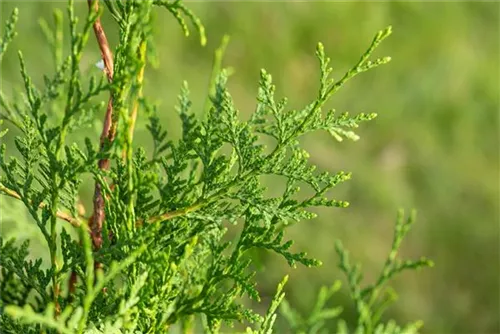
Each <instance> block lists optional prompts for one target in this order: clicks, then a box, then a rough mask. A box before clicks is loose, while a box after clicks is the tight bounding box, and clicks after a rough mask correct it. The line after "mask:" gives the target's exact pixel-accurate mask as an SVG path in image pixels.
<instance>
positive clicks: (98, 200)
mask: <svg viewBox="0 0 500 334" xmlns="http://www.w3.org/2000/svg"><path fill="white" fill-rule="evenodd" d="M87 2H88V6H89V10H95V11H96V12H97V11H99V2H98V0H87ZM93 28H94V33H95V36H96V39H97V44H98V45H99V49H100V50H101V57H102V60H103V61H104V72H105V73H106V76H107V78H108V81H109V82H110V83H111V82H112V81H113V55H112V53H111V49H110V47H109V43H108V39H107V38H106V34H105V33H104V30H103V28H102V25H101V20H100V18H97V19H96V21H95V22H94V26H93ZM113 123H114V120H113V97H112V94H111V93H110V96H109V101H108V107H107V109H106V116H105V118H104V125H103V128H102V133H101V140H100V149H101V151H102V150H104V147H105V144H106V143H111V142H113V140H114V139H115V135H116V124H113ZM98 166H99V168H100V169H102V170H107V169H109V166H110V161H109V159H108V158H103V159H101V160H99V163H98ZM103 224H104V196H103V193H102V187H101V185H100V184H99V183H98V182H96V185H95V190H94V210H93V215H92V218H91V219H90V221H89V225H90V231H91V232H90V233H91V237H92V243H93V246H94V250H97V249H99V248H101V246H102V226H103Z"/></svg>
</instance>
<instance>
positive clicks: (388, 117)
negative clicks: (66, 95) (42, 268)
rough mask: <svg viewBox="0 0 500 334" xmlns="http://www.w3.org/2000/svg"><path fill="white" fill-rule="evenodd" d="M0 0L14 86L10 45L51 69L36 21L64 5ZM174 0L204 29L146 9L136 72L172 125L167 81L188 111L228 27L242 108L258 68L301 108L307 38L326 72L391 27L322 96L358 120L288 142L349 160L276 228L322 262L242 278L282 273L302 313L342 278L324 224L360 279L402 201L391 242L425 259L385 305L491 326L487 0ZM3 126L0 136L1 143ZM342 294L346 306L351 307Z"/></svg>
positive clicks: (494, 180)
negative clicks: (354, 130)
mask: <svg viewBox="0 0 500 334" xmlns="http://www.w3.org/2000/svg"><path fill="white" fill-rule="evenodd" d="M14 6H17V7H19V10H20V19H19V23H18V29H17V31H18V36H17V38H16V39H15V41H14V42H13V43H12V44H11V46H10V49H9V51H8V52H7V55H5V57H4V60H3V63H2V68H1V70H2V75H1V77H2V89H3V90H4V92H5V93H6V94H7V95H10V93H11V92H13V91H14V90H16V89H18V88H19V87H20V85H21V78H20V75H19V70H18V68H19V67H18V61H17V54H16V52H17V49H20V50H22V51H23V52H24V54H25V58H26V63H27V64H28V65H27V66H28V71H29V72H30V73H31V74H32V75H33V77H34V79H35V81H36V82H42V74H43V73H51V72H52V71H53V62H52V56H51V52H50V49H49V48H48V47H47V45H46V43H45V40H44V38H43V34H42V33H41V31H40V29H39V26H38V19H39V17H44V18H45V19H46V20H47V21H49V23H52V10H53V8H54V7H58V8H61V9H62V10H63V11H64V12H65V9H64V8H65V3H64V2H54V3H49V2H34V1H33V2H18V3H16V2H9V1H2V2H1V14H2V21H4V20H5V19H6V17H7V15H8V14H9V13H10V11H11V10H12V8H13V7H14ZM189 7H190V8H191V9H192V10H193V11H194V12H195V13H196V14H197V15H199V16H200V18H201V20H202V22H203V23H204V25H205V27H206V31H207V36H208V44H207V46H205V47H201V46H200V44H199V40H198V36H196V33H195V32H194V29H193V31H192V35H191V36H190V37H189V38H185V37H184V36H183V35H182V32H181V31H180V28H179V27H178V25H177V24H176V22H175V21H174V20H173V19H172V17H171V15H169V14H168V13H167V12H166V11H164V10H161V9H158V10H157V11H156V14H157V15H156V23H155V36H156V37H155V39H156V41H157V50H156V53H157V56H158V60H159V65H160V66H159V67H158V68H152V67H149V68H147V71H146V79H145V93H146V96H147V97H149V98H150V99H151V101H159V100H161V101H162V103H161V108H160V110H161V117H162V119H163V120H164V124H166V126H167V128H168V129H169V130H171V133H172V134H173V135H175V136H176V135H178V133H179V124H180V123H179V121H178V120H177V117H176V114H175V111H174V107H173V106H174V105H175V104H176V102H177V101H176V96H177V94H178V92H179V90H180V86H181V82H182V81H183V80H187V81H188V82H189V85H190V89H191V92H192V97H193V101H194V107H195V108H198V109H199V110H201V109H202V108H203V104H204V101H205V97H206V93H207V84H208V80H209V75H210V71H211V63H212V55H213V51H214V50H215V48H216V47H217V46H218V45H219V43H220V40H221V38H222V36H223V34H225V33H227V34H229V35H230V37H231V41H230V43H229V46H228V49H227V52H226V55H225V58H224V62H223V65H224V66H231V67H232V68H234V74H233V75H232V76H231V78H230V83H229V87H230V91H231V92H232V94H233V97H234V99H235V102H236V104H237V106H238V107H239V109H240V111H241V113H242V116H243V117H247V116H248V115H249V114H250V113H251V112H252V111H253V110H254V106H255V96H256V92H257V82H258V77H259V70H260V68H266V69H267V70H268V72H270V73H271V74H273V78H274V81H275V83H276V85H277V95H278V96H287V97H289V100H290V107H301V106H304V105H305V104H306V103H308V102H309V101H311V100H312V99H314V98H315V96H316V92H317V87H318V65H317V61H316V58H315V56H314V51H315V46H316V43H317V42H318V41H321V42H323V44H324V45H325V48H326V52H327V54H328V55H329V56H330V57H331V58H332V66H333V67H334V76H335V77H336V78H339V77H340V76H341V75H342V74H343V73H344V71H345V70H347V69H348V68H349V66H351V65H353V64H354V63H355V62H356V61H357V59H358V58H359V56H360V55H361V54H362V52H363V51H364V50H365V49H366V47H367V46H368V45H369V43H370V41H371V39H372V37H373V36H374V34H375V33H376V32H377V31H378V30H380V29H382V28H385V27H386V26H387V25H392V26H393V30H394V33H393V36H391V37H390V38H389V39H388V40H387V41H385V42H384V43H383V44H382V45H381V47H380V48H379V49H378V51H377V52H376V55H377V56H386V55H389V56H391V57H392V58H393V61H392V62H391V63H389V65H387V66H383V67H380V68H377V69H375V70H374V71H370V72H368V73H365V74H362V75H360V76H359V77H356V78H355V79H354V80H353V81H351V82H349V83H348V84H347V85H346V86H345V87H344V88H343V89H342V90H340V91H339V93H337V94H336V95H335V96H334V97H333V99H332V100H331V101H330V103H329V105H328V107H332V108H335V109H337V110H338V111H349V112H352V113H357V112H377V113H378V114H379V117H378V118H376V120H375V121H373V122H370V123H368V124H364V125H363V126H362V127H361V128H360V129H359V134H360V135H361V140H360V141H358V142H355V143H354V142H346V141H344V142H342V143H338V142H336V141H334V140H333V139H332V138H331V137H329V136H328V135H325V134H317V135H314V136H308V137H306V138H304V140H303V144H304V146H305V147H306V148H307V149H308V150H310V152H311V156H312V161H313V162H314V163H315V164H317V165H318V166H319V168H321V169H323V170H330V171H338V170H346V171H352V172H353V179H352V180H351V181H349V182H347V183H344V184H342V185H340V186H339V187H337V189H335V191H334V192H332V196H333V197H334V198H337V199H342V200H347V201H349V202H350V203H351V205H350V207H349V208H347V209H325V210H318V213H319V218H317V219H314V220H312V221H308V222H302V223H299V224H297V225H294V226H293V227H291V228H290V230H289V233H288V236H289V237H291V238H293V239H295V240H297V242H296V244H295V249H296V250H301V251H307V252H308V253H309V255H311V256H313V257H316V258H318V259H320V260H322V261H323V263H324V265H323V266H322V267H320V268H315V269H307V268H302V267H299V268H297V269H290V268H288V266H287V264H286V262H285V261H284V260H283V259H281V258H278V257H277V256H274V255H273V256H267V255H266V256H265V257H264V258H263V261H264V262H265V264H266V268H265V269H264V271H263V272H262V273H261V274H259V276H258V279H259V283H258V288H259V290H260V291H261V292H262V294H263V296H264V297H266V296H272V294H274V291H275V287H276V284H277V283H278V282H279V280H280V279H281V277H282V276H283V275H284V274H287V273H290V274H291V280H290V281H289V284H288V286H287V289H286V291H287V296H288V298H289V300H290V303H291V304H292V305H294V306H296V307H297V308H298V309H299V310H302V311H303V312H307V310H308V309H309V308H310V307H311V304H312V302H313V300H314V298H315V295H316V293H317V290H318V289H319V287H320V286H321V285H323V284H331V283H332V282H333V281H334V280H335V279H338V278H343V277H342V276H341V274H340V272H339V271H338V269H337V268H336V265H337V261H338V258H337V256H336V254H335V252H334V240H335V239H337V238H340V239H341V240H343V242H344V245H345V246H346V247H347V248H348V249H350V250H351V253H352V257H353V258H354V259H355V260H357V261H360V262H362V263H363V268H364V271H365V273H366V275H365V276H366V280H367V281H369V280H370V279H373V278H374V277H376V275H378V271H379V269H380V268H381V266H382V264H383V261H384V260H385V257H386V254H387V252H388V251H389V248H390V243H391V237H392V228H393V224H394V220H395V216H396V211H397V209H398V208H399V207H403V208H406V209H410V208H416V209H417V210H418V219H417V223H416V225H415V226H414V228H413V230H412V231H411V232H410V234H409V236H408V239H407V240H406V242H405V243H404V246H403V250H402V252H401V255H402V256H403V257H410V258H416V257H419V256H421V255H425V256H427V257H429V258H431V259H433V260H434V261H435V263H436V266H435V267H434V268H433V269H426V270H423V271H420V272H417V273H415V272H408V273H405V274H403V275H402V276H400V277H399V278H398V279H397V280H396V281H395V282H394V287H395V288H396V290H397V291H398V292H399V294H400V297H401V298H400V301H398V302H397V303H396V304H395V305H394V306H392V307H391V308H390V310H389V313H388V314H387V317H388V318H389V317H391V318H395V319H397V320H398V321H400V322H407V321H413V320H416V319H422V320H424V322H425V327H424V329H423V332H425V333H499V332H500V324H499V314H500V309H499V300H500V292H499V278H500V277H499V267H500V258H499V250H500V249H499V186H500V181H499V125H500V124H499V117H498V116H499V91H500V87H499V80H500V68H499V60H500V54H499V40H500V38H499V37H500V36H499V35H500V34H499V32H500V28H499V14H500V6H499V3H498V2H489V3H486V2H485V3H473V2H453V3H452V2H441V3H424V2H421V3H419V2H408V3H403V2H394V3H392V2H371V3H364V2H363V3H350V2H346V3H340V2H310V3H309V2H289V3H285V2H274V3H267V2H243V3H237V2H190V3H189ZM86 12H87V9H86V5H85V3H83V2H78V3H77V13H80V15H82V16H83V15H85V14H86ZM103 24H104V26H105V29H106V32H107V34H108V35H109V36H110V40H111V44H112V45H116V26H114V24H113V23H112V22H111V20H110V19H109V17H108V16H107V15H105V17H104V23H103ZM66 43H67V41H66ZM86 50H87V51H86V53H85V55H84V57H83V59H82V71H83V72H84V73H98V70H97V69H96V68H95V67H94V64H95V63H96V62H97V61H98V60H99V52H98V49H97V47H96V44H95V40H94V37H93V36H91V39H90V40H89V44H88V46H87V48H86ZM66 51H67V44H66ZM105 99H106V97H105V95H103V100H105ZM99 119H101V117H99ZM99 122H100V121H99V120H96V124H95V126H94V128H92V129H91V130H89V131H87V132H86V133H85V135H87V136H90V137H92V135H93V134H92V131H95V138H97V137H98V136H99V131H100V130H99ZM139 124H140V126H139V128H138V129H137V132H136V138H137V139H138V142H139V143H143V144H146V145H147V144H149V141H148V137H147V135H148V134H147V131H146V130H145V128H144V126H143V125H144V122H143V123H139ZM14 134H15V131H11V133H10V134H9V135H8V137H7V138H5V141H6V142H7V143H8V144H9V143H11V142H12V136H13V135H14ZM10 150H11V152H12V150H13V147H12V146H11V149H10ZM91 187H92V184H91V183H90V182H89V183H88V184H86V185H84V187H83V188H82V195H83V196H84V197H86V198H87V199H88V198H90V195H91V191H92V190H91ZM0 199H1V206H0V208H1V209H2V212H3V215H2V223H3V224H2V233H4V234H10V235H12V234H16V235H17V236H18V237H20V238H21V239H23V238H34V237H35V236H36V229H34V228H33V226H32V225H33V224H32V225H29V223H28V224H27V223H23V221H24V220H25V219H23V218H22V214H21V212H22V211H21V207H20V206H19V204H18V203H15V201H9V200H6V199H5V198H4V197H1V198H0ZM16 226H17V227H16ZM30 226H31V227H30ZM21 227H22V228H21ZM40 249H41V248H40ZM266 302H268V299H267V298H264V304H263V305H262V309H264V308H265V307H267V304H266ZM336 302H338V303H341V304H344V305H345V304H346V303H348V299H347V297H346V295H345V294H344V295H339V296H338V297H337V300H336ZM345 306H346V312H347V313H346V314H347V315H349V314H352V312H353V309H352V306H350V305H348V304H347V305H345ZM285 331H286V330H285V329H283V332H285ZM332 332H333V329H332Z"/></svg>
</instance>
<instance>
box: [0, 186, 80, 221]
mask: <svg viewBox="0 0 500 334" xmlns="http://www.w3.org/2000/svg"><path fill="white" fill-rule="evenodd" d="M0 191H1V192H3V193H4V194H5V195H7V196H9V197H12V198H15V199H18V200H22V198H21V196H20V195H19V194H18V193H16V192H15V191H14V190H12V189H9V188H7V187H5V186H4V185H3V184H1V183H0ZM46 206H47V204H46V203H43V202H42V203H40V205H39V206H38V208H40V209H43V208H44V207H46ZM56 216H57V218H59V219H62V220H64V221H67V222H68V223H70V224H71V225H73V226H74V227H79V226H80V225H81V218H83V217H78V218H77V217H73V216H71V215H69V214H67V213H65V212H62V211H57V214H56Z"/></svg>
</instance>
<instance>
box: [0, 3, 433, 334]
mask: <svg viewBox="0 0 500 334" xmlns="http://www.w3.org/2000/svg"><path fill="white" fill-rule="evenodd" d="M88 5H89V11H88V14H87V15H86V16H84V15H79V16H80V22H81V24H77V21H78V19H77V15H76V13H75V11H74V8H73V3H72V1H70V3H69V5H68V11H67V16H66V18H63V14H62V13H61V12H59V11H56V12H55V15H54V18H55V29H51V28H50V26H49V24H48V23H47V22H46V21H43V20H41V21H40V25H41V28H42V30H43V32H44V34H45V36H46V38H47V42H48V44H49V45H50V46H51V47H52V49H53V53H52V54H53V57H54V64H55V68H56V69H55V72H54V73H53V74H48V75H46V76H45V77H44V79H45V80H44V85H43V86H41V87H39V86H35V85H34V84H33V80H32V78H31V76H30V71H31V70H32V69H33V66H34V65H33V64H30V63H26V62H25V60H24V57H23V53H22V52H21V51H19V63H20V73H21V78H22V82H23V85H24V92H23V94H22V103H19V102H12V101H11V100H10V99H9V98H7V97H6V96H5V95H4V94H1V95H0V105H1V107H2V109H1V111H0V116H1V118H2V119H4V120H6V121H7V123H6V124H10V125H11V126H13V127H17V128H18V130H20V134H19V135H18V136H17V137H16V139H15V148H14V147H6V146H5V144H4V145H2V146H1V149H0V169H1V171H2V174H1V178H0V191H1V192H2V194H3V195H6V196H10V197H13V198H15V199H17V200H19V201H21V202H22V203H23V204H24V205H25V207H26V208H27V211H28V212H29V214H30V216H31V219H32V223H33V224H36V226H37V227H38V228H39V229H40V231H41V233H42V235H43V238H44V241H45V242H46V245H47V252H48V253H49V258H50V264H49V266H48V267H43V266H42V261H41V260H34V261H33V260H29V259H28V258H29V254H30V248H29V243H28V242H25V243H23V244H21V245H19V244H18V243H16V242H15V240H3V239H0V255H1V256H0V267H1V284H0V289H1V291H0V293H1V305H0V307H1V315H0V326H1V328H2V331H3V332H6V333H9V332H10V333H35V332H36V333H38V332H40V331H44V332H46V333H49V332H54V333H165V332H168V331H169V330H171V329H173V328H180V329H182V330H183V331H185V332H189V331H191V330H195V331H201V330H203V331H205V332H209V333H216V332H219V331H220V330H221V328H223V327H222V326H225V325H233V323H235V322H243V323H245V324H246V325H247V326H250V327H248V329H247V333H266V334H267V333H272V332H273V326H274V324H275V320H276V316H277V314H276V310H277V308H278V306H279V304H280V303H281V302H282V300H283V298H284V292H283V291H284V285H285V283H286V280H287V279H288V278H285V279H284V280H283V282H282V283H281V284H280V285H279V286H278V290H277V293H276V296H275V298H274V299H273V301H272V302H271V304H270V306H269V309H268V312H267V314H266V315H264V316H261V315H259V314H257V313H255V312H254V311H253V310H251V309H250V308H248V306H247V304H245V303H244V302H243V301H244V299H245V298H247V297H249V298H251V299H253V300H255V301H260V296H259V291H258V290H257V287H256V281H255V278H254V276H255V274H256V269H255V266H254V265H253V264H252V260H253V259H252V254H253V253H252V252H251V250H254V249H261V250H267V251H269V252H271V253H274V254H276V256H280V257H282V258H283V259H284V260H285V261H286V262H287V263H288V264H289V265H290V266H296V265H298V264H302V265H305V266H308V267H310V266H318V265H320V264H321V262H320V261H319V260H317V259H313V258H310V257H308V256H307V254H306V252H304V251H296V250H294V249H293V247H292V244H293V241H292V240H287V238H286V236H285V235H286V233H285V232H286V227H287V226H288V225H289V224H291V223H298V222H301V221H304V220H308V219H312V218H314V217H315V214H314V213H312V211H311V209H312V208H314V207H318V206H325V207H337V208H343V207H346V206H347V205H348V203H347V202H346V201H343V200H338V199H334V198H332V197H331V196H330V193H329V191H330V190H332V189H333V188H335V187H336V186H337V185H338V184H340V183H342V182H344V181H346V180H348V179H349V178H350V176H351V175H350V173H347V172H343V171H338V172H335V173H329V172H324V171H323V172H322V171H318V170H316V166H315V165H314V164H312V163H311V161H310V159H309V154H308V152H307V151H306V150H304V149H303V148H302V147H301V146H300V143H299V140H300V138H301V137H302V136H303V135H305V134H308V133H311V132H315V131H326V132H328V133H329V134H331V135H332V136H333V138H334V139H336V140H338V141H341V140H343V139H351V140H357V139H358V138H359V136H358V134H357V133H356V132H355V129H356V128H357V127H358V125H359V124H360V123H362V122H364V121H368V120H371V119H373V118H374V117H375V116H376V115H375V114H363V113H361V114H357V115H349V114H347V113H336V112H335V111H334V110H325V103H326V102H327V101H328V100H329V99H330V97H331V96H332V95H333V94H335V93H336V92H337V91H338V90H339V89H340V88H341V87H342V86H343V85H344V84H346V83H347V82H348V81H349V80H350V79H352V78H353V77H354V76H356V75H357V74H359V73H362V72H364V71H367V70H370V69H373V68H375V67H377V66H379V65H382V64H385V63H387V62H389V60H390V58H388V57H384V58H380V59H375V60H371V59H370V58H371V56H372V53H373V51H374V50H375V48H376V47H377V46H378V45H379V44H380V43H381V42H382V41H383V40H384V39H385V38H386V37H388V36H389V35H390V34H391V28H390V27H389V28H386V29H384V30H382V31H380V32H379V33H377V34H376V36H375V37H374V39H373V40H372V42H371V44H370V45H369V47H368V49H367V51H366V52H365V53H364V54H363V55H362V56H361V58H360V59H359V60H358V61H357V62H356V63H355V64H354V65H353V66H352V68H351V69H349V70H348V71H347V72H346V74H345V75H344V76H342V77H341V78H340V79H337V80H335V79H334V78H332V76H331V72H332V69H331V68H330V67H329V66H330V65H329V63H330V59H329V58H328V57H327V56H326V54H325V50H324V47H323V45H322V44H318V46H317V49H316V56H317V58H318V61H319V71H318V72H319V86H318V92H317V95H316V96H314V97H313V98H312V101H311V102H310V103H308V104H307V105H306V106H304V107H303V108H301V109H297V110H291V109H290V108H288V107H287V99H286V98H279V97H276V96H275V86H274V85H273V81H272V77H271V75H270V74H269V73H268V72H266V71H265V70H262V71H261V73H260V81H259V82H258V93H257V98H256V108H255V111H254V112H253V114H252V115H251V117H250V118H249V119H247V120H243V119H242V118H241V117H240V113H239V111H238V109H237V107H236V106H235V104H234V101H233V98H232V96H231V94H230V92H229V90H228V88H227V81H228V74H227V71H226V70H224V69H222V70H219V69H221V68H222V66H221V59H222V52H223V50H224V49H225V47H226V44H227V41H228V40H227V38H224V40H223V44H222V46H221V48H220V49H218V50H217V51H216V57H215V61H214V69H215V70H214V75H213V80H212V81H211V83H210V85H209V96H208V99H207V104H206V106H205V110H203V111H202V112H198V111H197V110H193V108H192V103H191V100H190V93H189V88H188V84H187V83H184V84H183V86H182V87H181V90H180V95H179V100H178V104H177V108H176V111H177V114H178V116H179V118H180V120H181V121H182V135H181V137H180V139H178V140H173V139H172V138H171V137H170V136H169V134H168V133H167V131H166V130H165V128H164V126H163V125H162V124H161V121H160V117H159V115H158V114H159V112H160V110H159V108H158V107H157V106H155V105H153V104H151V103H150V102H149V101H148V98H147V96H143V93H142V85H143V78H144V71H145V68H147V57H146V55H147V52H148V49H150V48H152V47H153V46H154V44H152V43H153V36H152V29H151V13H152V12H153V11H157V10H159V11H161V10H163V12H164V15H167V14H168V13H170V14H171V15H173V17H174V19H175V20H177V22H178V23H179V24H180V26H181V28H182V31H183V32H184V33H185V34H186V35H189V32H190V26H193V27H194V28H195V29H196V30H197V31H198V33H199V35H200V41H201V44H202V45H203V44H205V42H206V37H205V32H204V28H203V25H202V24H201V22H200V20H199V19H198V17H197V16H196V15H195V14H194V13H193V12H192V11H191V10H189V9H188V8H187V7H186V6H185V5H184V3H182V2H181V1H179V0H174V1H163V0H154V1H153V0H145V1H143V0H141V1H138V0H130V1H128V0H127V1H125V0H120V1H108V0H104V1H103V3H102V4H100V3H99V2H98V1H96V0H94V1H91V0H89V1H88ZM103 10H108V11H109V12H110V14H111V16H112V17H113V18H114V20H115V21H116V25H115V26H114V27H103V26H102V24H101V22H100V16H101V14H102V12H103ZM17 16H18V13H17V10H15V11H14V12H13V13H12V16H11V17H10V18H9V19H8V20H7V23H6V25H5V29H4V33H3V37H2V40H1V41H0V46H1V49H0V52H1V53H0V54H1V55H3V53H4V52H5V51H6V50H7V46H8V44H9V42H10V41H11V40H12V39H13V38H14V37H15V33H14V28H15V23H16V21H17ZM82 17H83V18H82ZM63 24H67V25H69V34H70V35H69V39H68V40H69V41H70V45H69V48H62V44H63V41H64V40H65V39H64V38H63V37H64V36H62V34H63V28H62V27H63ZM104 28H106V30H107V29H117V30H118V32H119V43H118V45H117V46H116V48H115V49H113V50H111V49H110V47H109V45H108V43H107V39H106V35H105V29H104ZM94 34H95V37H96V40H97V45H98V47H99V50H100V51H101V54H102V57H103V60H102V62H101V64H100V65H99V66H100V67H101V68H102V69H103V72H104V74H105V75H102V76H91V77H90V78H86V77H84V76H83V75H82V73H80V67H79V64H80V61H81V59H82V56H83V52H84V51H83V50H84V47H85V46H86V45H87V44H88V43H89V42H90V41H93V40H94V38H93V35H94ZM63 50H69V52H66V54H65V53H64V52H63ZM103 92H109V100H108V101H107V103H106V101H102V94H101V93H103ZM106 105H107V107H105V106H106ZM105 108H106V111H107V113H106V119H105V120H104V122H103V123H104V125H103V133H102V136H101V138H100V140H99V139H97V138H85V141H84V144H82V143H81V142H80V141H78V140H73V136H72V134H73V133H75V131H76V130H79V129H82V128H84V127H86V126H88V124H89V122H91V121H92V120H93V119H94V117H95V116H94V115H95V113H96V112H97V111H98V110H102V109H105ZM137 117H145V118H147V119H148V120H149V124H148V125H147V129H148V130H149V131H150V133H151V136H152V141H153V147H152V148H137V149H134V148H133V145H132V144H133V134H134V128H135V125H136V118H137ZM1 133H2V135H3V134H4V133H5V131H4V130H2V132H1ZM14 150H17V151H18V153H19V155H18V157H15V156H14V154H13V151H14ZM88 175H91V176H92V178H93V180H94V182H95V195H94V201H93V208H92V210H86V211H87V213H86V212H85V210H83V209H82V205H81V203H80V199H79V198H78V189H79V187H80V185H81V184H82V180H83V178H84V177H88ZM263 176H272V177H275V178H280V179H282V180H285V184H284V187H283V189H282V192H281V194H280V195H278V196H274V197H271V196H269V194H268V192H267V189H266V187H265V185H264V183H263V181H262V177H263ZM299 186H302V187H306V188H309V189H307V190H306V191H303V190H301V189H300V187H299ZM306 194H307V195H306ZM89 211H90V212H91V213H88V212H89ZM237 224H239V225H241V227H240V228H233V227H234V225H237ZM61 226H62V227H63V228H62V229H61V228H60V227H61ZM397 226H398V227H397V228H398V229H399V230H398V231H400V232H401V231H403V230H404V231H405V232H404V233H406V229H407V227H408V226H409V225H407V224H406V225H405V224H399V225H397ZM229 229H233V230H234V231H231V233H227V232H228V230H229ZM404 233H402V232H401V233H398V234H396V235H397V238H396V239H395V241H394V247H393V250H394V252H395V251H396V250H397V248H398V247H399V243H400V238H402V236H403V235H404ZM228 235H231V238H230V240H229V239H228ZM228 240H229V241H228ZM338 249H339V255H340V256H341V259H342V262H341V268H342V269H343V270H344V271H345V272H346V273H347V274H348V277H349V282H350V288H351V292H352V295H353V299H354V301H355V303H356V306H357V308H358V311H359V312H360V314H361V315H360V317H361V318H360V319H362V323H363V326H364V327H363V329H364V330H366V331H365V332H367V333H370V332H380V331H382V332H384V331H385V329H380V328H381V327H380V326H376V325H377V324H378V323H379V321H378V319H379V318H378V316H377V315H373V314H372V313H370V312H371V311H370V310H371V306H372V305H373V303H374V302H375V301H376V300H377V296H378V295H379V292H380V291H381V287H382V285H383V284H384V283H385V282H386V280H388V279H389V278H391V277H392V276H393V275H394V274H396V273H398V272H400V271H401V270H403V269H407V268H414V267H420V266H422V265H424V264H426V262H425V261H424V260H423V261H424V262H402V263H399V262H395V254H393V253H391V256H390V259H389V260H388V262H387V264H386V267H385V268H384V271H383V274H382V276H381V279H380V280H379V281H377V283H375V284H374V285H372V286H369V287H367V288H365V289H360V288H359V286H358V281H359V277H358V272H357V271H356V270H354V269H353V268H351V267H350V265H349V262H348V261H347V257H346V253H345V252H343V251H342V249H341V248H340V246H339V248H338ZM336 289H337V288H336V286H335V288H334V289H333V290H325V291H323V290H322V292H321V293H320V301H319V302H318V305H317V307H316V309H315V311H314V312H313V314H312V316H311V317H310V318H309V319H308V320H307V321H306V323H307V326H310V325H311V326H315V325H314V324H312V323H311V322H313V323H317V324H321V323H322V321H323V320H324V319H327V318H330V317H333V316H336V315H337V314H338V310H337V309H331V310H323V306H324V304H325V302H326V300H327V299H328V298H329V295H330V294H331V293H332V292H333V291H334V290H336ZM285 305H286V304H285ZM374 317H375V318H374ZM252 324H253V325H252ZM297 326H298V327H297V328H299V327H300V328H302V327H303V324H299V325H297ZM301 326H302V327H301ZM390 326H393V325H391V324H388V325H386V327H384V328H389V327H390ZM193 328H195V329H193ZM252 328H254V329H252ZM391 328H392V327H391Z"/></svg>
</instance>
